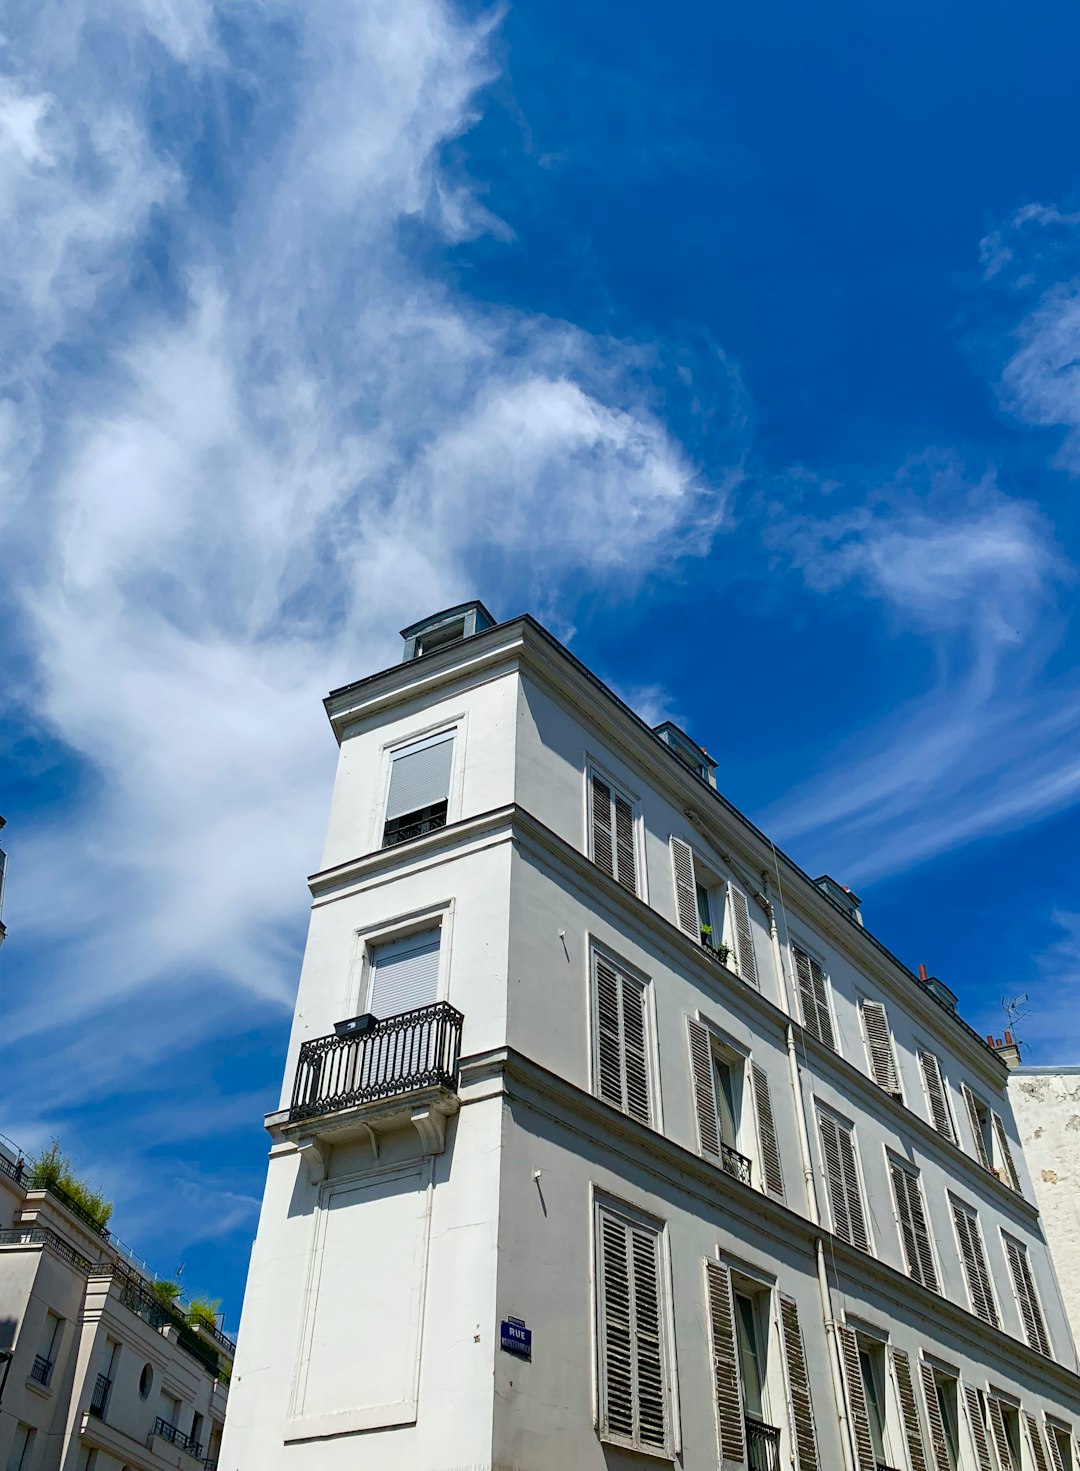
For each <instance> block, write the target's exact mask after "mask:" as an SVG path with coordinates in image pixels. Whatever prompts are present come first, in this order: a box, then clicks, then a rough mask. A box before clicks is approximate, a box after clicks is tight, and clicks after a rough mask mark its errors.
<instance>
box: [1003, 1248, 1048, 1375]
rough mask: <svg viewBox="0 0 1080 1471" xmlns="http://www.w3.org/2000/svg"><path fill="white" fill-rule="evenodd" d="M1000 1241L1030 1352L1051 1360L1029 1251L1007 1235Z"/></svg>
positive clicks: (1044, 1321)
mask: <svg viewBox="0 0 1080 1471" xmlns="http://www.w3.org/2000/svg"><path fill="white" fill-rule="evenodd" d="M1001 1239H1002V1241H1003V1242H1004V1243H1005V1258H1006V1260H1007V1261H1008V1263H1009V1276H1010V1277H1011V1278H1012V1285H1013V1292H1014V1294H1015V1295H1016V1305H1017V1307H1018V1309H1019V1311H1020V1321H1021V1323H1022V1324H1023V1326H1024V1337H1025V1338H1026V1339H1027V1341H1028V1344H1029V1345H1030V1347H1031V1348H1033V1349H1035V1351H1036V1352H1037V1353H1040V1354H1045V1355H1046V1356H1047V1358H1049V1357H1050V1339H1049V1337H1048V1336H1047V1332H1046V1320H1045V1319H1044V1318H1043V1311H1042V1307H1041V1306H1040V1304H1039V1298H1038V1294H1037V1293H1036V1291H1035V1279H1034V1277H1033V1276H1032V1274H1031V1263H1030V1262H1029V1261H1028V1253H1027V1247H1026V1246H1025V1245H1024V1243H1023V1242H1022V1241H1017V1240H1016V1238H1015V1237H1013V1236H1009V1235H1008V1234H1007V1233H1006V1232H1004V1231H1003V1232H1002V1237H1001Z"/></svg>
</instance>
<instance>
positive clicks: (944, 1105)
mask: <svg viewBox="0 0 1080 1471" xmlns="http://www.w3.org/2000/svg"><path fill="white" fill-rule="evenodd" d="M919 1071H920V1072H921V1073H922V1080H923V1088H924V1089H925V1091H926V1105H927V1108H928V1109H929V1110H930V1122H931V1123H932V1124H933V1126H934V1128H935V1129H936V1130H937V1131H938V1133H939V1134H940V1135H942V1137H943V1138H945V1139H948V1140H949V1141H950V1142H951V1143H953V1144H955V1143H956V1125H955V1124H954V1123H953V1117H952V1110H951V1109H950V1108H949V1096H948V1094H947V1092H946V1091H945V1079H944V1077H943V1076H942V1072H941V1064H940V1062H939V1061H938V1059H937V1058H936V1057H935V1055H934V1054H933V1053H932V1052H928V1051H927V1050H926V1048H925V1047H920V1048H919Z"/></svg>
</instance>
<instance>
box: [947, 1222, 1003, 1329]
mask: <svg viewBox="0 0 1080 1471" xmlns="http://www.w3.org/2000/svg"><path fill="white" fill-rule="evenodd" d="M952 1213H953V1223H954V1225H955V1226H956V1238H957V1241H958V1242H959V1243H960V1260H961V1261H962V1262H963V1264H964V1276H965V1277H966V1278H967V1284H968V1292H969V1293H970V1294H971V1306H972V1309H973V1310H974V1312H976V1313H977V1314H978V1316H979V1317H980V1318H982V1320H983V1322H985V1323H990V1324H992V1325H993V1327H995V1328H996V1327H998V1315H997V1307H996V1305H995V1303H994V1293H993V1289H992V1288H991V1286H990V1274H989V1272H988V1271H987V1269H986V1255H985V1253H984V1252H983V1244H982V1237H981V1236H980V1235H979V1226H978V1222H977V1221H976V1220H975V1217H974V1216H972V1215H970V1214H969V1213H968V1212H967V1211H966V1210H965V1209H964V1207H963V1206H962V1205H960V1204H959V1203H958V1202H957V1201H953V1203H952Z"/></svg>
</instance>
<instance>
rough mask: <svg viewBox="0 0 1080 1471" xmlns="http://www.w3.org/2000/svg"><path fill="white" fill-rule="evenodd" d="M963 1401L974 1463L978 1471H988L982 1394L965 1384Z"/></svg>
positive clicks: (987, 1450) (988, 1458) (988, 1448)
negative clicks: (972, 1444)
mask: <svg viewBox="0 0 1080 1471" xmlns="http://www.w3.org/2000/svg"><path fill="white" fill-rule="evenodd" d="M964 1399H965V1401H966V1403H967V1412H968V1425H969V1426H970V1428H971V1439H972V1441H973V1442H974V1444H975V1458H976V1463H977V1465H978V1467H979V1471H990V1467H991V1461H990V1446H989V1443H988V1441H987V1438H986V1405H985V1404H984V1402H983V1396H982V1392H981V1391H980V1390H978V1389H974V1388H972V1386H971V1385H970V1384H966V1385H965V1386H964Z"/></svg>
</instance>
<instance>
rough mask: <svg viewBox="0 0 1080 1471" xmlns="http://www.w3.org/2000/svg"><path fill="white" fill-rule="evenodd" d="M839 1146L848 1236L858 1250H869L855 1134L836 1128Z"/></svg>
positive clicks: (848, 1130)
mask: <svg viewBox="0 0 1080 1471" xmlns="http://www.w3.org/2000/svg"><path fill="white" fill-rule="evenodd" d="M837 1140H838V1142H839V1146H840V1168H841V1171H842V1172H843V1176H844V1196H845V1198H846V1200H847V1215H848V1221H849V1222H850V1225H851V1235H850V1237H849V1238H848V1239H849V1240H850V1242H851V1244H852V1245H853V1246H857V1247H858V1248H859V1250H860V1251H869V1250H870V1237H869V1235H868V1234H867V1230H866V1218H865V1216H864V1215H863V1203H862V1191H861V1190H860V1189H859V1167H858V1165H857V1164H856V1161H855V1136H854V1134H853V1133H852V1131H851V1130H850V1129H845V1128H843V1127H841V1128H838V1129H837Z"/></svg>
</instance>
